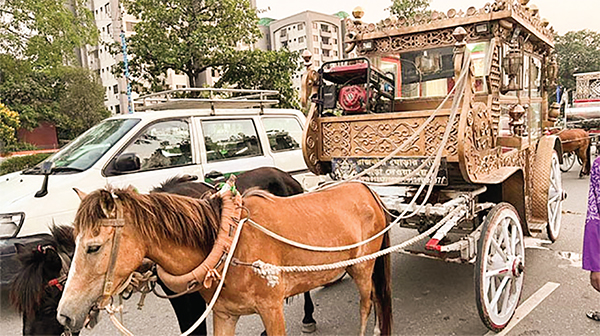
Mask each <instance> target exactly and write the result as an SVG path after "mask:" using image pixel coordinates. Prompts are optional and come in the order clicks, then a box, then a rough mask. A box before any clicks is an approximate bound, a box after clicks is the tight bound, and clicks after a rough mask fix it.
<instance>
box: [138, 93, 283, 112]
mask: <svg viewBox="0 0 600 336" xmlns="http://www.w3.org/2000/svg"><path fill="white" fill-rule="evenodd" d="M278 95H279V92H278V91H275V90H247V89H216V88H182V89H174V90H168V91H162V92H157V93H151V94H148V95H144V96H140V97H138V98H137V99H135V100H134V104H135V110H136V111H148V110H153V111H162V110H173V109H193V108H211V109H212V110H214V109H215V108H253V107H260V108H263V107H265V106H271V105H275V104H278V103H279V100H278V99H273V98H271V97H273V96H278Z"/></svg>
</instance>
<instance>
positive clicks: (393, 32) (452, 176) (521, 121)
mask: <svg viewBox="0 0 600 336" xmlns="http://www.w3.org/2000/svg"><path fill="white" fill-rule="evenodd" d="M363 14H364V12H362V10H355V11H354V12H353V15H354V18H347V19H346V20H345V27H346V38H345V41H344V43H345V46H346V50H345V51H346V54H347V55H348V58H346V59H344V60H341V61H334V62H326V63H324V64H323V65H322V66H321V67H320V68H316V67H315V66H313V61H314V60H313V59H312V58H311V56H312V55H310V53H308V52H305V54H304V55H303V57H304V60H305V65H306V66H307V71H306V73H305V75H304V76H303V91H302V93H303V94H302V101H303V102H304V103H305V107H306V108H307V112H308V118H307V127H305V131H304V139H303V141H304V143H303V152H304V158H305V161H306V163H307V166H308V167H309V169H310V170H311V171H312V172H313V173H315V174H320V175H323V174H329V175H330V176H331V177H332V178H333V179H336V180H348V179H357V180H361V181H363V182H365V183H367V184H369V185H371V186H372V187H373V189H374V190H376V191H377V192H378V193H379V195H380V196H381V198H382V200H383V202H384V203H385V205H386V206H387V207H388V208H389V209H390V210H391V211H392V212H393V214H394V215H396V216H397V217H396V220H395V222H394V223H398V224H400V226H403V227H407V228H414V229H417V230H418V231H419V232H428V233H429V232H431V234H430V235H429V237H430V239H429V241H427V242H425V244H423V245H422V246H411V247H410V248H407V251H408V252H412V253H417V254H427V255H429V256H435V257H438V258H442V259H446V260H451V261H457V262H471V263H475V264H476V265H478V266H477V268H476V283H479V284H480V286H479V287H478V290H479V289H480V290H481V291H480V292H478V293H479V294H478V304H479V306H480V314H481V316H482V319H483V320H484V322H485V324H486V325H487V326H488V327H490V328H491V329H494V330H499V329H502V328H503V326H505V325H506V323H508V320H509V319H510V316H512V313H511V309H512V311H513V312H514V308H515V307H516V302H512V301H511V300H518V298H517V299H515V298H514V293H517V292H519V293H520V286H521V285H522V277H521V275H522V273H523V267H524V261H523V260H524V247H523V238H522V237H523V234H525V235H535V234H540V233H542V232H544V231H546V232H547V234H548V236H549V237H550V239H551V240H552V241H554V240H556V239H557V237H558V233H559V229H560V221H561V211H562V201H563V199H564V198H565V197H566V194H565V193H564V191H563V189H562V182H561V176H560V162H561V156H562V147H561V143H560V140H559V139H558V138H557V137H556V136H554V135H547V134H545V133H546V132H545V129H547V128H550V127H553V126H554V124H555V122H556V117H557V115H558V106H556V105H552V106H549V103H548V97H549V94H550V92H554V91H555V86H556V76H557V72H558V69H557V62H556V58H555V54H554V44H553V30H552V28H550V27H549V23H548V21H547V20H545V19H543V18H542V17H541V15H540V13H539V11H538V9H537V7H536V6H535V5H530V4H529V0H512V1H503V0H496V1H494V2H493V3H489V4H487V5H485V6H484V7H483V8H476V7H471V8H469V9H467V10H466V11H462V10H455V9H450V10H449V11H447V12H445V13H442V12H437V11H433V12H432V13H430V14H429V15H424V16H420V15H417V16H415V17H413V18H403V17H391V18H388V19H385V20H383V21H381V22H380V23H378V24H373V23H365V22H363V21H361V17H362V15H363ZM502 232H506V234H503V233H502ZM509 241H511V242H517V243H514V246H508V245H510V244H508V242H509ZM493 242H495V243H497V244H493ZM503 242H504V243H503ZM492 244H493V245H492ZM504 248H507V249H508V250H502V249H504ZM500 250H502V251H500ZM499 253H500V254H502V256H503V257H502V258H498V254H499ZM500 259H502V260H500ZM490 265H491V266H490ZM500 270H504V271H510V272H511V274H512V275H513V277H512V278H511V280H510V281H511V286H513V289H511V290H510V291H509V293H507V294H506V295H507V296H506V301H505V302H504V303H503V304H500V303H499V302H498V298H494V297H486V295H487V294H489V293H490V292H491V291H492V292H494V293H495V292H496V291H497V290H498V291H500V292H502V291H503V290H504V287H503V288H499V287H497V288H496V287H495V288H493V289H491V291H490V287H489V286H496V285H498V286H499V285H500V282H501V281H500V282H497V283H496V282H494V281H490V279H494V280H498V279H495V278H494V277H495V276H496V275H494V274H500V273H498V272H500ZM477 274H479V275H477ZM502 274H504V273H502ZM477 277H479V278H477ZM500 280H501V279H500ZM505 285H506V284H504V285H502V286H505ZM484 287H485V288H484ZM502 295H504V293H503V294H502ZM510 302H512V303H511V304H508V303H510ZM500 305H504V306H503V307H500ZM507 316H508V317H507Z"/></svg>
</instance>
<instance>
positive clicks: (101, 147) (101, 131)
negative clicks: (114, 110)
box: [24, 119, 140, 174]
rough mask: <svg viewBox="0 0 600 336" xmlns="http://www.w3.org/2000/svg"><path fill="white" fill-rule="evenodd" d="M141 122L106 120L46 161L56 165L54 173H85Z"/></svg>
mask: <svg viewBox="0 0 600 336" xmlns="http://www.w3.org/2000/svg"><path fill="white" fill-rule="evenodd" d="M139 121H140V119H112V120H105V121H103V122H101V123H100V124H98V125H96V126H94V127H92V128H90V129H89V130H88V131H87V132H85V133H83V134H82V135H80V136H79V137H78V138H77V139H75V140H74V141H73V142H71V143H70V144H68V145H67V146H66V147H65V148H63V149H61V150H60V151H59V152H58V153H56V154H54V155H53V156H51V157H50V158H48V159H47V160H46V161H51V162H53V163H54V165H53V166H54V168H53V172H60V171H62V172H66V171H71V172H78V171H84V170H86V169H88V168H90V167H91V166H92V165H93V164H94V163H96V161H98V160H99V159H100V158H101V157H102V155H104V153H106V152H107V151H108V150H109V149H110V148H111V147H112V146H113V145H114V144H115V143H116V142H117V141H119V140H120V139H121V138H122V137H123V135H125V134H126V133H127V132H129V130H131V129H132V128H133V126H135V125H136V124H137V123H138V122H139ZM41 166H42V164H41V163H40V164H39V165H37V166H36V167H34V168H32V169H30V170H28V171H25V172H24V173H25V174H36V173H39V172H40V171H41Z"/></svg>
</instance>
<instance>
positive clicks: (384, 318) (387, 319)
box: [372, 233, 392, 335]
mask: <svg viewBox="0 0 600 336" xmlns="http://www.w3.org/2000/svg"><path fill="white" fill-rule="evenodd" d="M388 247H390V236H389V233H386V234H385V235H384V236H383V242H382V243H381V249H382V250H383V249H385V248H388ZM390 274H391V256H390V254H386V255H384V256H381V257H379V258H377V259H376V260H375V269H374V270H373V276H372V279H373V287H374V292H375V298H376V300H375V305H376V306H375V309H376V310H375V311H376V312H381V313H378V315H379V316H378V317H377V320H378V322H379V329H380V331H381V335H391V334H392V282H391V275H390Z"/></svg>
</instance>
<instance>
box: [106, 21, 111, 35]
mask: <svg viewBox="0 0 600 336" xmlns="http://www.w3.org/2000/svg"><path fill="white" fill-rule="evenodd" d="M106 33H107V34H112V33H111V31H110V23H109V24H108V25H107V26H106Z"/></svg>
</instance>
